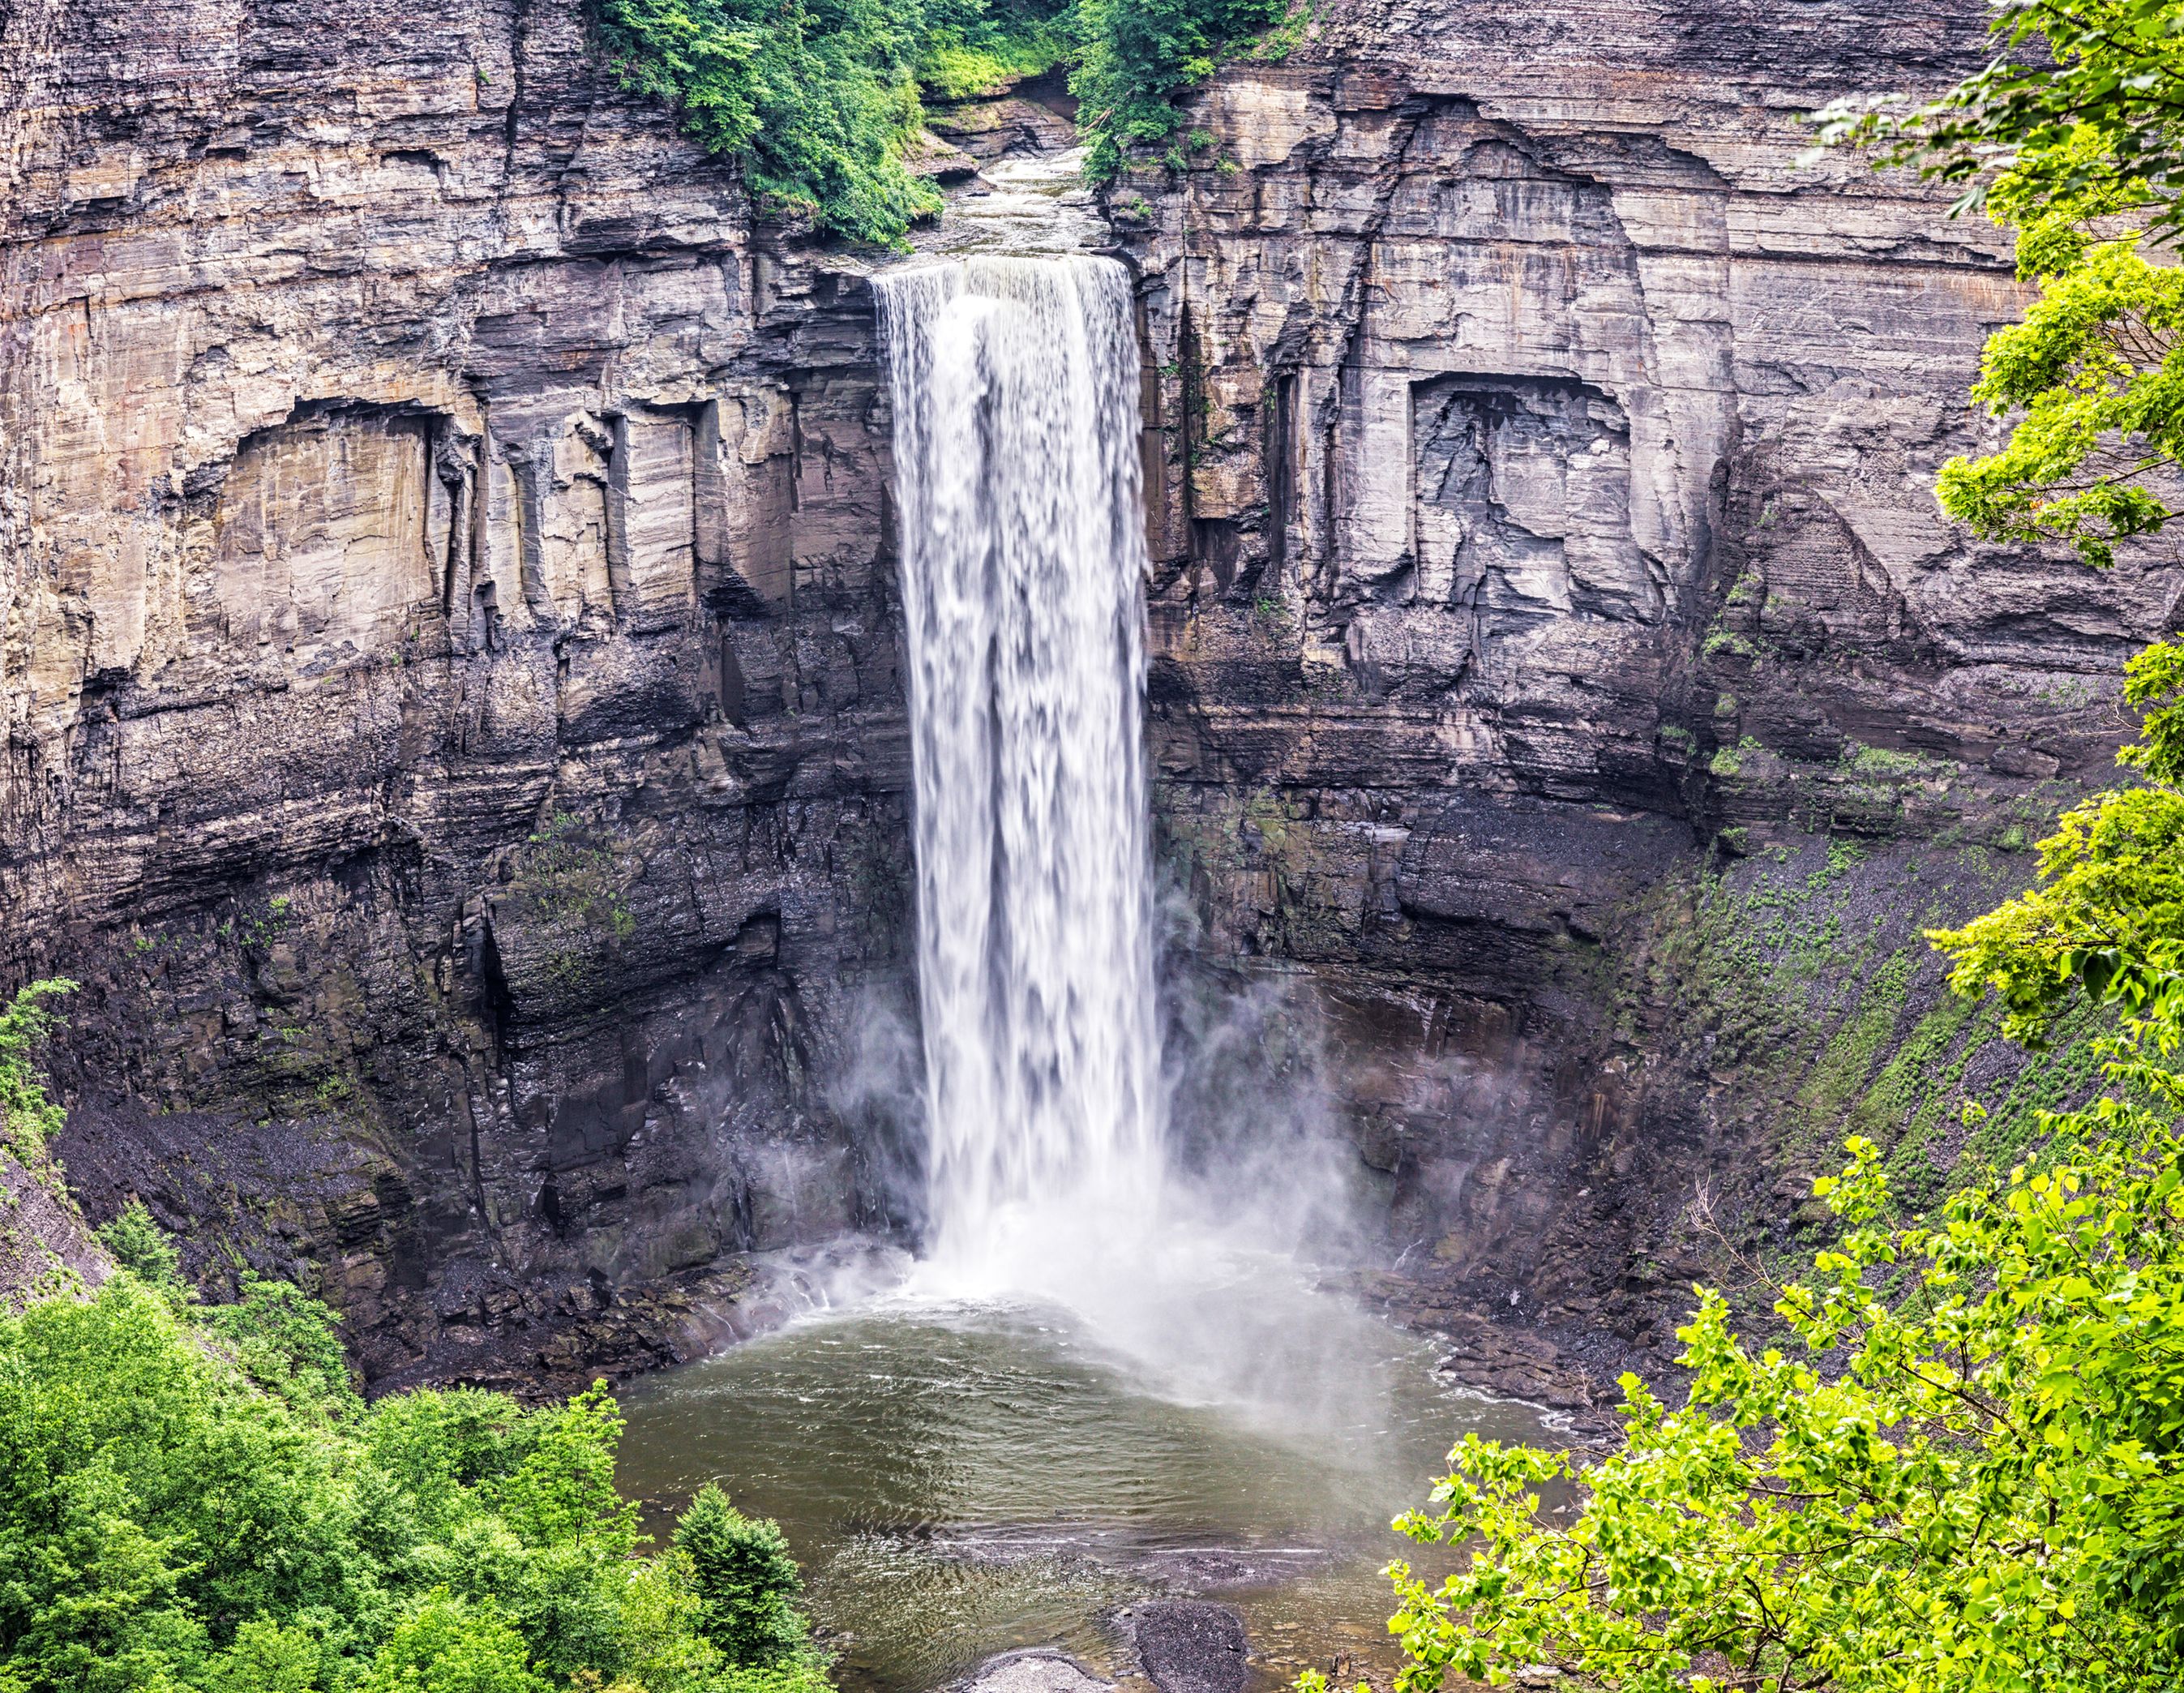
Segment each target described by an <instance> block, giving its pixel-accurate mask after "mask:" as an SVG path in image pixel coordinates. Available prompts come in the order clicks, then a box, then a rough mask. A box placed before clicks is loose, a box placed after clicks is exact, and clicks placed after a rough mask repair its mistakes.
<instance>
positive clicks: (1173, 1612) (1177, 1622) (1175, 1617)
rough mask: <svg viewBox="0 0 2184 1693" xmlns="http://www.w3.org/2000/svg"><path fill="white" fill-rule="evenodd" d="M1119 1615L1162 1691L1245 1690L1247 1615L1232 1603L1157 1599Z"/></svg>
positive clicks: (1205, 1692) (1224, 1692)
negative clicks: (1243, 1616)
mask: <svg viewBox="0 0 2184 1693" xmlns="http://www.w3.org/2000/svg"><path fill="white" fill-rule="evenodd" d="M1119 1620H1120V1621H1121V1622H1122V1623H1123V1625H1124V1627H1125V1628H1127V1629H1128V1631H1129V1637H1130V1645H1131V1646H1132V1647H1133V1648H1134V1650H1135V1651H1136V1652H1137V1655H1138V1662H1139V1665H1140V1666H1141V1667H1142V1668H1144V1670H1145V1677H1146V1679H1148V1680H1150V1681H1151V1683H1152V1684H1153V1685H1154V1686H1156V1687H1157V1688H1159V1689H1160V1693H1243V1690H1244V1683H1245V1640H1244V1619H1243V1618H1241V1617H1240V1616H1238V1615H1237V1614H1236V1612H1234V1611H1232V1610H1230V1609H1229V1607H1227V1606H1226V1605H1209V1604H1206V1603H1205V1602H1204V1601H1200V1600H1195V1599H1154V1600H1148V1601H1145V1603H1143V1604H1139V1605H1133V1606H1132V1607H1130V1608H1129V1609H1128V1610H1127V1611H1124V1612H1122V1613H1121V1614H1120V1618H1119Z"/></svg>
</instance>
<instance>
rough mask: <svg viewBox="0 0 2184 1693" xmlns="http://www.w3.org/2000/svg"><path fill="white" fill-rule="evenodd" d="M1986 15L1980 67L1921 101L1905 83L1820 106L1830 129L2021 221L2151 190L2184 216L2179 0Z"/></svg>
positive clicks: (2068, 1) (1961, 203)
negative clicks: (1908, 93) (1914, 102)
mask: <svg viewBox="0 0 2184 1693" xmlns="http://www.w3.org/2000/svg"><path fill="white" fill-rule="evenodd" d="M1990 27H1991V28H1992V32H1993V34H1994V36H1995V38H1996V55H1995V58H1994V59H1993V61H1992V63H1991V64H1989V65H1988V66H1987V68H1986V70H1983V71H1981V73H1980V74H1979V75H1976V76H1972V77H1969V78H1967V79H1966V80H1965V81H1963V82H1961V83H1959V84H1958V85H1957V86H1955V87H1953V88H1952V89H1951V90H1949V92H1947V93H1946V94H1944V95H1943V96H1942V97H1941V98H1940V99H1938V100H1936V101H1933V102H1931V103H1929V104H1926V105H1925V106H1921V107H1919V108H1916V109H1911V108H1910V107H1909V106H1908V103H1907V102H1905V101H1904V100H1903V98H1902V97H1900V96H1896V95H1886V94H1884V95H1880V96H1878V97H1868V98H1865V99H1863V100H1848V101H1841V102H1838V103H1836V104H1835V105H1833V106H1830V108H1828V109H1827V110H1826V111H1825V112H1823V113H1821V114H1819V117H1820V120H1821V122H1822V125H1823V127H1822V131H1821V133H1822V136H1823V138H1824V139H1825V140H1827V141H1829V142H1851V143H1853V144H1858V145H1866V146H1871V147H1874V148H1876V149H1877V151H1878V153H1879V155H1880V163H1882V164H1889V165H1898V164H1913V165H1916V166H1917V167H1918V168H1919V171H1920V172H1921V174H1922V175H1926V176H1928V177H1931V178H1935V179H1937V180H1940V181H1947V182H1953V183H1958V184H1960V185H1962V186H1963V187H1964V193H1963V196H1962V198H1960V199H1959V200H1958V203H1957V209H1958V210H1964V209H1970V208H1972V207H1975V206H1980V205H1983V204H1990V205H1992V206H1993V207H1994V209H1997V210H1998V211H2000V212H2002V213H2003V214H2004V215H2006V216H2008V217H2009V218H2010V219H2012V220H2020V213H2021V211H2022V209H2024V208H2025V207H2026V206H2028V205H2029V206H2068V207H2089V206H2108V207H2112V206H2114V204H2116V203H2119V202H2122V201H2128V200H2132V199H2137V198H2143V197H2144V196H2146V195H2148V194H2149V193H2150V194H2153V195H2155V196H2158V197H2159V198H2160V199H2161V200H2162V201H2163V202H2164V205H2163V209H2162V210H2161V211H2160V213H2159V215H2158V216H2157V218H2156V219H2155V220H2154V222H2155V226H2156V227H2158V228H2159V229H2161V230H2163V231H2174V230H2177V229H2179V228H2184V212H2180V209H2179V208H2178V206H2177V204H2176V195H2177V193H2178V192H2179V191H2180V190H2184V129H2180V127H2179V126H2178V124H2177V121H2176V114H2177V110H2178V104H2179V88H2180V81H2184V21H2180V18H2179V14H2178V9H2177V7H2176V0H2003V3H2002V4H2001V5H1999V6H1997V8H1995V15H1994V19H1993V22H1992V25H1991V26H1990ZM1998 166H1999V167H2000V170H1999V175H1997V167H1998Z"/></svg>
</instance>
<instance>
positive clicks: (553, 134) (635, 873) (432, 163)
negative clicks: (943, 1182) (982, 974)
mask: <svg viewBox="0 0 2184 1693" xmlns="http://www.w3.org/2000/svg"><path fill="white" fill-rule="evenodd" d="M0 31H4V33H0V91H4V97H0V172H4V175H0V188H4V192H0V408H4V409H0V417H4V423H5V427H4V432H0V454H4V459H0V464H4V487H5V495H4V499H0V610H4V629H0V712H4V716H5V721H6V725H7V732H8V747H7V765H6V778H5V782H6V785H5V788H4V791H0V840H4V843H5V850H4V853H0V935H4V938H0V952H4V955H5V966H4V968H5V972H6V974H7V976H8V977H9V978H10V979H15V978H20V977H25V976H27V975H30V974H32V973H37V972H47V971H53V970H63V969H64V970H65V971H66V972H68V973H70V974H71V975H75V976H77V977H81V978H82V979H83V980H84V982H85V983H86V986H85V989H84V991H83V992H82V993H81V994H79V995H78V996H76V999H75V1000H74V1001H73V1002H72V1004H71V1006H70V1011H71V1017H72V1021H73V1023H74V1033H73V1034H72V1036H71V1039H70V1046H69V1050H68V1053H67V1055H66V1058H65V1061H64V1069H65V1071H66V1072H67V1079H68V1081H69V1083H70V1086H71V1089H72V1090H73V1091H74V1092H75V1095H76V1098H75V1106H76V1109H75V1122H74V1126H73V1127H72V1128H71V1131H70V1139H69V1140H68V1142H67V1143H66V1144H64V1146H63V1148H62V1150H63V1152H64V1155H65V1156H66V1157H67V1160H68V1162H69V1165H70V1169H71V1172H73V1174H74V1177H75V1180H76V1181H77V1183H79V1185H80V1187H81V1189H83V1190H84V1192H85V1193H86V1197H87V1198H88V1200H90V1202H91V1204H92V1209H93V1211H94V1212H95V1213H97V1214H103V1211H104V1210H105V1209H108V1208H110V1207H111V1206H113V1205H114V1204H117V1203H118V1202H119V1201H120V1198H121V1196H122V1195H124V1194H125V1193H126V1192H128V1191H131V1190H137V1191H142V1193H143V1194H144V1195H145V1197H146V1198H147V1199H148V1200H149V1201H151V1202H152V1203H153V1206H154V1207H155V1209H157V1210H159V1212H160V1214H161V1215H162V1216H163V1217H164V1218H165V1219H166V1220H167V1221H168V1222H170V1223H173V1224H178V1225H185V1226H186V1227H187V1231H188V1234H189V1238H190V1239H191V1241H192V1247H193V1250H197V1251H198V1252H199V1253H200V1255H201V1261H203V1259H202V1255H205V1254H211V1253H214V1251H215V1250H216V1249H217V1248H218V1247H219V1246H220V1244H221V1242H222V1241H223V1240H233V1241H237V1242H239V1243H240V1244H241V1245H242V1249H243V1250H244V1251H245V1253H246V1255H247V1256H249V1257H250V1258H251V1259H252V1260H253V1261H256V1262H259V1263H260V1264H265V1265H269V1266H280V1267H297V1266H299V1265H303V1264H304V1263H305V1262H306V1261H309V1263H310V1264H312V1265H315V1272H314V1273H317V1274H318V1275H320V1277H322V1278H323V1280H324V1282H325V1284H326V1286H327V1288H328V1289H329V1291H330V1292H331V1295H333V1296H334V1297H335V1298H336V1299H337V1301H338V1302H340V1303H341V1304H342V1305H343V1306H344V1307H345V1308H346V1309H347V1310H348V1312H350V1314H351V1316H352V1318H353V1319H354V1322H355V1323H356V1325H357V1328H358V1329H359V1334H361V1335H362V1337H363V1339H362V1345H363V1350H364V1352H365V1357H366V1360H367V1362H368V1364H369V1366H370V1367H371V1368H372V1369H373V1371H374V1372H375V1373H380V1374H382V1375H388V1374H398V1373H402V1372H404V1371H405V1370H407V1371H412V1372H414V1371H417V1370H427V1371H429V1370H430V1369H432V1368H434V1367H438V1366H437V1365H436V1364H435V1363H433V1362H432V1360H435V1359H439V1360H442V1361H443V1362H444V1361H445V1360H446V1359H448V1358H454V1359H455V1360H457V1361H458V1363H459V1365H460V1367H463V1368H465V1369H466V1370H469V1371H471V1373H494V1372H496V1371H499V1372H504V1373H510V1374H512V1375H515V1376H519V1377H520V1376H521V1375H522V1374H523V1373H524V1372H525V1371H526V1369H527V1368H530V1367H532V1366H533V1365H535V1359H532V1358H530V1356H529V1354H527V1353H526V1351H524V1348H525V1347H526V1345H527V1346H529V1347H531V1348H532V1351H536V1349H537V1345H538V1343H537V1341H536V1339H532V1340H529V1341H526V1340H525V1339H523V1336H524V1334H525V1333H526V1326H527V1327H528V1329H529V1331H531V1332H534V1333H536V1332H543V1327H546V1326H552V1325H554V1324H563V1325H565V1324H566V1323H569V1322H571V1321H576V1320H578V1319H582V1320H585V1321H587V1322H588V1320H589V1319H590V1317H591V1316H592V1314H593V1311H594V1309H595V1307H597V1306H601V1305H606V1304H608V1303H610V1301H612V1300H614V1299H615V1298H616V1295H617V1290H618V1289H627V1288H629V1287H631V1286H632V1285H634V1284H638V1283H640V1282H643V1281H647V1280H650V1279H655V1278H660V1277H662V1276H666V1275H668V1274H671V1273H677V1272H679V1271H682V1270H683V1269H685V1268H688V1267H693V1266H700V1265H704V1264H706V1263H709V1262H710V1261H712V1260H714V1259H715V1258H716V1257H717V1256H719V1255H720V1254H721V1253H722V1252H723V1251H733V1250H744V1249H747V1248H750V1247H754V1246H770V1245H786V1244H790V1243H792V1242H794V1241H797V1240H799V1239H811V1238H815V1237H818V1236H822V1235H825V1234H830V1233H832V1232H834V1231H835V1230H837V1229H838V1228H843V1227H845V1226H847V1225H849V1224H850V1223H851V1222H867V1223H869V1222H877V1221H880V1220H882V1216H881V1213H882V1210H883V1207H884V1206H885V1205H886V1204H888V1203H889V1200H887V1198H886V1195H887V1193H888V1192H889V1186H888V1184H887V1183H884V1182H883V1181H881V1180H879V1179H878V1178H876V1177H874V1176H873V1175H872V1171H873V1168H874V1165H875V1161H876V1160H877V1159H879V1158H882V1157H883V1156H885V1155H886V1152H887V1149H888V1146H889V1140H888V1133H889V1125H888V1124H887V1123H886V1122H876V1121H873V1120H869V1113H867V1114H866V1117H860V1118H859V1119H858V1124H857V1127H856V1129H855V1133H853V1132H852V1128H851V1125H850V1122H848V1120H847V1119H846V1118H845V1117H844V1109H843V1107H842V1105H841V1100H842V1098H843V1097H845V1096H842V1095H839V1094H830V1093H829V1091H828V1089H829V1087H830V1086H831V1085H832V1083H833V1081H834V1080H835V1079H836V1078H839V1077H841V1076H843V1075H845V1074H849V1073H850V1072H854V1071H855V1070H856V1068H857V1066H856V1062H855V1054H856V1051H857V1050H858V1044H859V1043H860V1042H861V1041H868V1039H869V1038H870V1036H871V1033H872V1029H873V1028H874V1027H881V1028H883V1029H884V1028H885V1027H888V1026H889V1019H893V1018H898V1017H900V1015H901V1014H902V1012H903V1010H904V1008H905V1005H906V1003H907V1001H906V989H905V975H904V972H905V962H904V952H903V944H902V917H903V908H904V904H905V898H906V895H905V891H904V889H905V861H904V860H905V851H906V848H905V838H904V832H903V818H902V800H901V797H900V795H901V789H902V786H903V782H902V777H903V769H902V745H903V741H902V729H901V722H900V713H901V704H900V688H899V685H898V683H897V682H896V677H895V659H894V637H893V621H892V604H893V602H892V599H891V579H892V578H891V565H890V564H889V555H888V553H887V539H886V535H885V520H884V516H883V509H884V495H883V480H884V477H883V471H884V448H885V442H886V432H887V418H886V415H885V412H884V407H883V400H882V398H881V397H880V396H881V393H882V390H881V389H880V388H879V387H876V385H875V382H874V379H873V375H872V349H871V346H870V337H871V314H870V309H869V304H868V303H865V302H862V301H861V300H860V299H859V298H856V297H855V295H854V293H848V292H843V283H842V281H841V279H839V278H837V277H835V276H832V275H829V274H827V272H826V271H824V270H822V269H821V268H819V267H818V266H816V265H815V264H814V263H813V261H812V259H811V255H810V254H809V253H806V252H805V250H804V249H803V248H800V247H799V245H798V244H797V243H796V242H795V241H794V239H793V238H789V237H783V236H781V235H780V234H779V233H778V232H776V233H775V234H773V235H769V236H766V237H764V238H761V237H760V236H758V235H755V233H754V231H753V229H752V226H751V220H750V217H749V209H748V206H747V204H746V203H745V201H744V198H743V196H742V194H741V192H740V190H739V188H738V186H737V184H736V182H735V181H734V179H733V173H732V172H730V171H728V170H724V169H723V168H722V167H721V166H720V165H718V164H715V163H711V162H709V161H707V160H705V159H702V158H701V157H699V156H698V155H697V154H696V153H694V152H693V151H692V150H691V149H690V148H688V147H687V146H686V145H685V144H683V143H682V142H680V141H679V140H678V139H677V137H676V136H674V135H673V134H672V132H671V126H670V125H669V124H668V122H667V120H666V118H665V116H664V114H661V113H660V112H658V111H657V110H654V109H649V108H648V107H646V106H644V105H643V104H642V103H636V102H632V101H629V100H627V99H625V98H623V97H621V95H620V94H619V93H618V92H617V91H616V88H615V86H614V85H613V83H612V81H611V78H610V76H609V75H607V73H606V72H605V70H604V68H603V67H602V66H601V65H600V64H599V63H598V61H597V57H596V53H595V51H594V49H593V47H591V46H590V45H589V44H588V42H587V41H586V38H585V36H584V23H583V14H582V8H580V7H577V6H575V5H564V4H559V3H545V0H504V3H494V0H456V3H454V5H452V6H446V7H442V8H438V9H437V10H435V11H432V12H430V13H429V14H421V13H419V12H418V11H417V9H416V8H395V7H393V6H389V5H387V4H384V3H378V0H334V3H332V4H331V5H323V4H322V5H314V6H309V7H298V6H271V7H267V6H262V5H257V6H248V7H244V6H237V5H234V4H227V3H216V0H181V3H177V4H175V5H171V6H167V7H164V8H156V9H155V10H153V11H147V10H145V9H144V8H134V7H121V6H110V5H90V6H80V5H74V4H69V5H64V4H60V3H58V0H32V3H29V4H26V5H24V6H19V7H15V8H12V9H11V10H10V11H9V12H8V14H7V16H6V18H5V20H4V23H0ZM850 1104H851V1109H852V1110H853V1111H854V1110H861V1109H862V1107H858V1106H856V1105H855V1100H851V1102H850ZM511 1337H513V1338H511ZM647 1344H652V1343H650V1342H648V1343H647ZM594 1350H596V1349H594ZM609 1362H612V1360H611V1359H610V1360H609ZM625 1362H628V1361H625Z"/></svg>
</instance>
